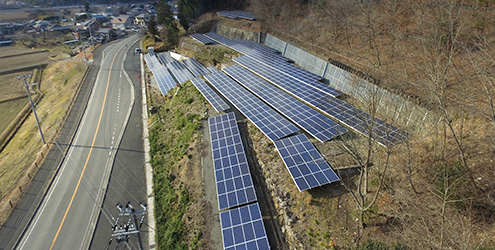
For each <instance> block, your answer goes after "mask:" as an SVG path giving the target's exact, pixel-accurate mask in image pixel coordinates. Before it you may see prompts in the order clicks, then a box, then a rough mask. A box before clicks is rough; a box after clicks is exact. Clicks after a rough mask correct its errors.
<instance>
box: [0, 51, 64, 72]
mask: <svg viewBox="0 0 495 250" xmlns="http://www.w3.org/2000/svg"><path fill="white" fill-rule="evenodd" d="M55 55H57V53H55V52H40V53H34V54H23V55H19V56H15V57H6V58H5V57H4V58H1V57H0V65H2V71H5V70H14V69H19V68H24V67H29V66H37V65H41V64H44V63H47V62H48V59H50V58H51V57H54V56H55Z"/></svg>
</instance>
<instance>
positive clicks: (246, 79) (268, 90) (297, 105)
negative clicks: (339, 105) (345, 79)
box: [224, 65, 346, 142]
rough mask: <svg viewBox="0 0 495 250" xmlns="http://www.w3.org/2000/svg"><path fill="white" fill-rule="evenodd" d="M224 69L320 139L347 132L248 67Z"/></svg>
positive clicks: (236, 66) (235, 66)
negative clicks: (250, 70)
mask: <svg viewBox="0 0 495 250" xmlns="http://www.w3.org/2000/svg"><path fill="white" fill-rule="evenodd" d="M224 71H225V73H227V74H228V75H229V76H230V77H232V78H233V79H235V80H236V81H237V82H239V83H240V84H241V85H243V86H244V87H245V88H247V89H248V90H250V91H251V92H252V93H254V94H255V95H256V96H258V97H259V98H260V99H262V100H263V101H265V102H266V103H268V105H270V106H272V107H273V108H274V109H276V110H277V111H279V112H280V113H281V114H283V115H285V116H286V117H287V118H289V120H291V121H292V122H294V123H295V124H296V125H299V126H300V127H301V128H302V129H304V130H305V131H306V132H308V133H309V134H310V135H312V136H313V137H315V138H316V139H318V140H319V141H321V142H324V141H327V140H330V139H333V138H335V137H337V136H339V135H340V134H342V133H344V132H346V129H344V128H342V127H341V126H340V125H338V124H336V123H335V122H333V121H332V120H331V119H330V118H328V117H326V116H324V115H323V114H321V113H319V112H318V111H316V110H314V109H312V108H311V107H309V106H308V105H306V104H304V103H302V102H301V101H299V100H297V99H296V98H294V97H292V96H291V95H289V94H287V93H285V92H283V91H281V90H280V89H278V88H277V87H275V86H274V85H272V84H270V83H268V82H266V81H264V80H262V79H261V78H259V77H258V76H256V75H254V74H253V73H251V72H249V71H248V70H247V69H244V68H242V67H241V66H239V65H234V66H231V67H228V68H225V69H224Z"/></svg>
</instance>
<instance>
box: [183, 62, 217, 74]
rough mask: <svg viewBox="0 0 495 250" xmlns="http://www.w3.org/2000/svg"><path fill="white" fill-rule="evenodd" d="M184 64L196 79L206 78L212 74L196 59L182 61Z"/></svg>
mask: <svg viewBox="0 0 495 250" xmlns="http://www.w3.org/2000/svg"><path fill="white" fill-rule="evenodd" d="M182 63H184V65H186V67H187V69H189V71H191V73H192V74H193V75H194V76H195V77H198V76H204V75H206V74H209V73H210V71H209V70H208V69H207V68H206V67H205V66H203V64H201V63H200V62H198V61H196V59H194V58H189V59H186V60H184V61H182Z"/></svg>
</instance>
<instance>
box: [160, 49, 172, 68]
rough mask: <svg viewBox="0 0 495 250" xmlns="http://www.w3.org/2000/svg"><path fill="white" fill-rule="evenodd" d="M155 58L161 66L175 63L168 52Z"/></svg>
mask: <svg viewBox="0 0 495 250" xmlns="http://www.w3.org/2000/svg"><path fill="white" fill-rule="evenodd" d="M157 57H158V59H159V60H160V61H161V62H162V64H163V65H167V64H168V63H171V62H173V61H175V59H174V58H172V56H171V55H170V54H169V53H168V52H162V53H159V54H157Z"/></svg>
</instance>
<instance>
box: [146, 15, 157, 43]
mask: <svg viewBox="0 0 495 250" xmlns="http://www.w3.org/2000/svg"><path fill="white" fill-rule="evenodd" d="M148 32H149V33H150V35H151V37H153V39H155V36H156V35H158V29H157V27H156V22H155V17H151V18H150V21H149V22H148Z"/></svg>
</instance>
